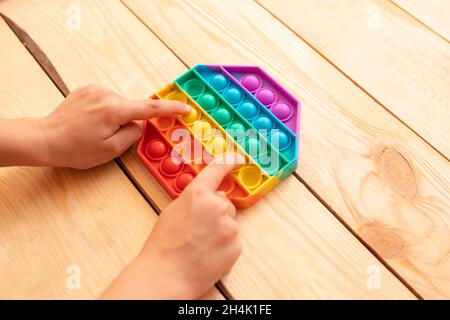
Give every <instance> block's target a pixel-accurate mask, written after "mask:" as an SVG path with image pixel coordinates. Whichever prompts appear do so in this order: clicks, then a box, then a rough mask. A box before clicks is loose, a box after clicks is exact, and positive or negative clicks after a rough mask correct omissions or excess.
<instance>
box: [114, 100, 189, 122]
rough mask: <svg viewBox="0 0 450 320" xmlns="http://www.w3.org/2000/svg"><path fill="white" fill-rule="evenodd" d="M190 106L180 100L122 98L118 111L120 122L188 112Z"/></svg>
mask: <svg viewBox="0 0 450 320" xmlns="http://www.w3.org/2000/svg"><path fill="white" fill-rule="evenodd" d="M191 109H192V108H191V107H190V106H189V105H186V104H184V103H182V102H180V101H170V100H156V99H149V100H124V101H123V103H121V109H120V112H119V117H120V124H121V125H125V124H126V123H128V122H130V121H132V120H146V119H150V118H153V117H159V116H169V115H177V114H183V115H184V114H188V113H189V112H190V111H191Z"/></svg>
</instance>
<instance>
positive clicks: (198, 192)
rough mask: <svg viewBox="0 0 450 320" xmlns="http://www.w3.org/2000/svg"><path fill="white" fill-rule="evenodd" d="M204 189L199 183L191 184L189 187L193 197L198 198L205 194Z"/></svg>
mask: <svg viewBox="0 0 450 320" xmlns="http://www.w3.org/2000/svg"><path fill="white" fill-rule="evenodd" d="M205 193H206V190H205V188H203V187H202V186H200V185H197V184H196V185H193V186H192V188H191V194H192V197H193V198H194V199H199V198H202V197H204V196H205Z"/></svg>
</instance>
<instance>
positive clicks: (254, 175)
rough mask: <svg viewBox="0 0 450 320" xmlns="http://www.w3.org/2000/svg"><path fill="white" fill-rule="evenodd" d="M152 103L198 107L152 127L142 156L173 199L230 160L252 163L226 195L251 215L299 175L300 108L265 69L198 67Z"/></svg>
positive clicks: (231, 181)
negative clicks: (212, 165)
mask: <svg viewBox="0 0 450 320" xmlns="http://www.w3.org/2000/svg"><path fill="white" fill-rule="evenodd" d="M151 98H153V99H165V100H178V101H182V102H183V103H186V104H189V105H190V106H191V107H192V111H191V112H190V113H189V114H188V115H185V116H182V117H181V116H178V117H175V116H167V117H159V118H153V119H150V120H147V121H145V123H144V130H143V136H142V138H141V141H140V143H139V146H138V149H137V152H138V156H139V158H140V159H141V161H142V162H143V163H144V165H145V166H146V167H147V168H148V170H149V171H150V172H151V173H152V174H153V175H154V176H155V177H156V178H157V179H158V181H159V183H160V184H161V185H162V186H163V187H164V189H165V190H166V191H167V192H168V193H169V194H170V195H171V196H172V197H173V198H175V197H177V196H178V195H179V194H180V193H181V192H182V191H183V189H184V188H185V187H186V186H187V185H188V184H189V183H190V182H191V181H192V180H193V179H194V177H195V176H196V175H197V174H198V173H199V172H200V171H201V170H202V169H203V168H204V166H205V165H206V163H208V162H209V161H210V160H211V159H212V158H214V157H218V156H223V155H224V154H225V153H240V154H241V155H243V158H244V159H245V163H243V164H240V165H238V166H237V167H235V169H234V170H233V172H231V173H230V174H228V176H227V177H226V178H225V179H224V181H223V182H222V184H221V186H220V187H219V190H223V191H225V192H226V193H227V196H228V198H229V199H230V200H231V201H232V202H233V203H234V204H235V205H236V207H238V208H247V207H250V206H251V205H252V204H253V203H255V202H256V201H257V200H258V199H260V198H262V197H263V196H264V195H265V194H266V193H267V192H269V191H270V190H271V189H273V188H274V187H275V186H276V185H278V184H279V183H280V182H281V181H283V180H284V179H286V177H288V176H289V175H290V174H291V173H292V172H293V171H294V170H295V168H296V167H297V159H298V132H299V125H300V102H299V101H298V100H297V99H296V98H295V97H294V96H292V95H291V94H290V93H289V92H288V91H286V90H285V89H284V88H283V87H282V86H281V85H280V84H278V83H277V82H276V81H275V80H274V79H273V78H272V77H270V76H269V75H268V74H267V73H266V72H265V71H264V70H262V69H261V68H259V67H254V66H215V65H197V66H195V67H194V68H192V69H190V70H189V71H187V72H186V73H185V74H183V75H182V76H180V77H179V78H178V79H176V80H175V81H174V82H173V83H171V84H169V85H167V86H166V87H164V88H163V89H161V90H160V91H158V92H157V93H156V94H155V95H153V96H152V97H151Z"/></svg>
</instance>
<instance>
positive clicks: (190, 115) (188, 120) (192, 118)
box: [182, 108, 198, 123]
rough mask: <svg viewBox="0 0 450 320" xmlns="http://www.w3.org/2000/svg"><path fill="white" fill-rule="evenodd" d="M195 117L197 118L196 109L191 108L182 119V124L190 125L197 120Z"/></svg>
mask: <svg viewBox="0 0 450 320" xmlns="http://www.w3.org/2000/svg"><path fill="white" fill-rule="evenodd" d="M197 117H198V111H197V109H195V108H192V110H191V111H190V112H189V113H188V114H187V115H185V116H184V117H183V118H182V119H183V120H184V122H186V123H192V122H194V121H195V120H197Z"/></svg>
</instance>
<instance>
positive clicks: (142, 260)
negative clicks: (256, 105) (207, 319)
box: [103, 161, 242, 299]
mask: <svg viewBox="0 0 450 320" xmlns="http://www.w3.org/2000/svg"><path fill="white" fill-rule="evenodd" d="M228 162H232V163H228V164H221V163H218V162H217V161H215V162H212V163H210V164H209V165H208V166H207V167H206V168H205V169H203V170H202V171H201V172H200V173H199V175H198V176H197V177H196V178H195V179H194V180H193V181H192V182H191V184H189V186H188V187H187V188H186V189H185V190H184V191H183V193H182V194H181V195H180V196H179V197H178V198H177V199H176V200H174V201H173V202H172V203H171V204H170V205H169V206H168V207H167V208H166V209H164V210H163V211H162V212H161V215H160V217H159V220H158V222H157V223H156V225H155V227H154V228H153V231H152V233H151V235H150V237H149V238H148V240H147V243H146V244H145V246H144V248H143V250H142V252H141V254H140V255H139V256H138V258H137V259H136V260H135V261H134V262H132V263H131V264H130V265H129V266H128V267H127V268H126V269H125V270H124V271H123V272H122V274H121V275H120V276H119V277H118V278H117V280H116V281H115V282H114V283H113V284H112V285H111V286H110V288H109V289H108V290H107V291H106V292H105V294H104V296H103V298H107V299H109V298H131V299H133V298H134V299H140V298H141V299H142V298H145V299H196V298H199V297H200V296H201V295H203V294H204V293H206V292H207V291H208V290H209V289H211V288H212V287H213V285H214V284H215V283H216V282H217V281H218V280H219V279H220V278H221V277H222V276H224V275H225V274H227V273H228V271H229V270H230V269H231V267H232V266H233V264H234V263H235V262H236V260H237V258H238V257H239V255H240V253H241V248H242V247H241V241H240V238H239V235H238V224H237V222H236V221H235V219H234V217H235V214H236V209H235V207H234V206H233V204H232V203H231V202H230V200H228V199H227V198H226V196H225V194H224V193H223V192H221V191H216V190H217V188H218V186H219V185H220V183H221V182H222V180H223V178H224V177H225V176H226V174H227V173H228V172H229V171H230V170H231V169H232V168H233V167H234V164H233V163H235V161H228Z"/></svg>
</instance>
